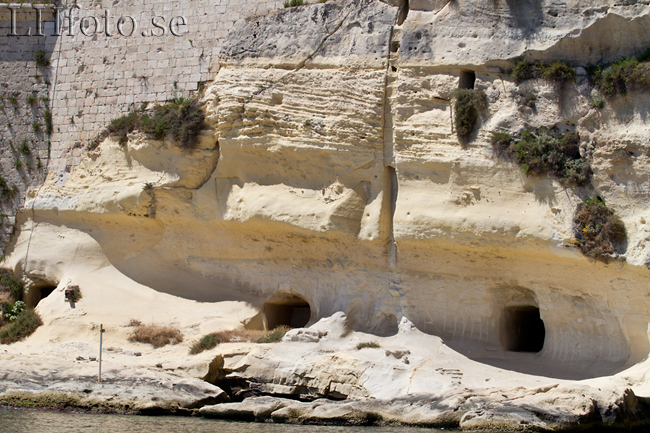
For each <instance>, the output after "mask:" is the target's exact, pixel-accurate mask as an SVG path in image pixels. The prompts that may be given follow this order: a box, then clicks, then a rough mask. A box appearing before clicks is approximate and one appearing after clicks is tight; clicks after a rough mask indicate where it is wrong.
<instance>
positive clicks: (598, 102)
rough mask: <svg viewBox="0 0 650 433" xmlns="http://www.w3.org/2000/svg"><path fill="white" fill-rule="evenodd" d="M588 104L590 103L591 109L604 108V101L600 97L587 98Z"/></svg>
mask: <svg viewBox="0 0 650 433" xmlns="http://www.w3.org/2000/svg"><path fill="white" fill-rule="evenodd" d="M589 102H590V103H591V106H592V107H594V108H597V109H599V110H600V109H602V108H603V107H604V106H605V100H604V99H603V98H601V97H600V96H594V97H592V98H589Z"/></svg>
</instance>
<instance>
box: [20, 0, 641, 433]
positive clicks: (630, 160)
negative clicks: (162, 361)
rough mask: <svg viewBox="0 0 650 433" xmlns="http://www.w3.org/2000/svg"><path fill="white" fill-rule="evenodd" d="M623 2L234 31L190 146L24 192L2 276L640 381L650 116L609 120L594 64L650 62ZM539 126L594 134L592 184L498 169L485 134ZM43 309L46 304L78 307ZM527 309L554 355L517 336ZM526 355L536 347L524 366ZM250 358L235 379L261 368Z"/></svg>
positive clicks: (271, 378) (433, 12) (631, 101)
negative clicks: (481, 104)
mask: <svg viewBox="0 0 650 433" xmlns="http://www.w3.org/2000/svg"><path fill="white" fill-rule="evenodd" d="M610 3H611V2H605V1H595V0H590V1H574V2H568V3H562V4H558V3H557V2H550V1H548V2H547V1H542V0H536V1H525V2H515V1H507V0H506V1H493V2H479V1H450V2H442V1H428V2H425V1H411V2H410V4H409V2H406V3H405V4H401V5H391V4H386V3H382V2H378V1H371V0H349V1H348V0H346V1H331V2H327V3H324V4H316V5H311V6H305V7H298V8H290V9H286V10H281V11H276V12H273V13H270V14H268V15H265V16H254V17H249V18H247V19H245V20H242V21H239V22H238V23H237V25H235V27H234V28H233V30H232V31H231V32H230V35H229V37H228V40H227V42H225V45H224V46H223V48H222V50H221V53H220V59H219V65H220V68H219V71H218V73H217V74H216V77H215V79H214V81H213V82H212V83H211V84H210V85H209V86H208V87H207V90H206V92H205V94H204V95H203V99H202V102H203V104H204V107H205V110H206V112H207V119H208V121H207V123H208V128H207V129H206V130H205V131H203V132H202V135H201V140H200V143H199V144H198V145H197V147H196V148H195V149H193V150H190V151H188V150H183V149H181V148H180V147H179V146H178V145H177V144H175V143H174V142H172V141H170V140H167V139H166V140H162V141H155V140H152V139H151V138H149V137H147V136H145V135H143V134H140V133H135V134H132V135H130V136H129V141H128V143H127V144H126V145H125V146H121V145H119V144H118V142H117V139H115V138H114V137H109V138H107V139H106V140H104V141H103V142H102V143H101V145H100V146H99V147H98V148H97V149H96V150H93V151H90V152H88V153H87V154H86V155H85V156H84V157H83V158H82V159H81V162H80V163H79V164H78V165H76V166H74V167H73V168H72V170H71V171H70V173H69V174H68V175H67V176H66V177H65V178H63V179H61V178H57V177H56V176H54V174H53V173H51V174H50V176H49V178H48V180H47V181H46V182H45V184H44V185H43V186H42V188H40V190H38V192H34V193H33V194H32V195H31V197H30V198H29V201H28V203H27V205H26V207H27V208H29V209H33V212H29V213H23V214H22V215H21V216H20V217H19V222H18V227H19V228H20V233H19V236H17V237H16V240H15V243H14V245H13V253H12V255H11V257H10V259H9V262H10V263H11V264H12V265H13V266H15V267H16V268H17V269H19V270H21V271H22V272H24V276H25V278H26V279H28V280H30V281H32V282H33V287H35V288H37V287H39V285H52V286H59V287H63V286H64V285H65V284H67V282H68V281H73V280H77V279H80V278H79V275H84V277H83V278H81V280H83V281H84V282H86V283H87V284H89V289H88V290H89V292H90V295H89V298H91V299H92V297H93V296H95V295H93V294H92V293H93V290H98V289H97V286H98V283H97V282H94V283H91V282H90V280H92V279H93V278H99V279H100V280H101V278H102V276H101V274H98V273H97V272H96V270H97V269H111V270H110V271H107V273H106V275H107V276H113V275H119V274H121V276H120V278H123V279H124V280H125V281H126V280H128V279H130V280H132V283H129V284H133V287H136V286H137V285H136V284H135V283H138V284H140V285H142V286H146V287H148V288H151V289H154V290H155V291H156V292H163V293H167V294H170V295H174V296H178V297H182V298H187V299H190V300H196V301H201V302H221V301H240V302H241V303H242V305H243V303H246V304H247V305H246V308H247V309H248V310H246V311H249V312H250V314H249V315H248V317H245V318H243V317H241V315H243V311H244V310H239V314H240V319H241V321H242V322H243V323H247V324H248V326H263V325H264V324H266V325H267V326H272V325H275V324H280V323H286V324H292V325H293V324H294V323H292V321H294V320H298V318H296V317H294V316H296V315H299V313H298V309H303V310H300V311H303V312H304V309H305V308H308V316H309V318H308V320H307V319H306V318H305V320H304V322H306V323H300V324H299V325H305V324H309V325H311V324H313V323H315V322H317V321H318V320H320V319H322V318H324V317H329V316H331V315H333V314H335V313H337V312H344V313H345V314H346V315H347V321H348V322H349V326H350V327H351V328H352V329H353V330H355V331H361V332H366V333H372V334H375V335H379V336H388V335H394V334H395V333H396V332H397V330H398V323H399V322H400V320H402V319H405V318H408V320H410V321H411V322H412V323H413V325H414V326H415V327H417V328H418V329H419V330H421V331H423V332H424V333H426V334H430V335H434V336H437V337H441V338H442V339H443V340H444V344H445V350H449V349H447V348H446V347H447V346H449V347H451V348H452V349H454V350H455V351H457V352H460V353H461V354H463V355H466V356H467V357H469V358H471V359H472V360H474V361H479V362H483V363H486V364H490V365H492V366H494V367H497V368H503V369H506V370H516V371H519V372H522V373H526V374H535V375H541V376H545V377H550V378H563V379H585V378H594V377H600V376H609V375H614V374H616V373H618V372H620V371H622V370H624V369H625V368H629V367H632V366H635V365H636V364H637V363H640V362H642V361H643V360H644V359H645V358H646V357H647V356H648V354H649V353H650V339H649V336H648V325H649V323H650V312H649V310H648V308H649V306H650V305H649V303H648V300H647V296H646V291H647V288H648V283H649V282H650V273H649V271H648V269H647V265H648V263H650V243H649V242H648V240H649V239H650V227H649V226H648V224H647V222H646V221H647V218H648V217H649V214H648V211H649V203H650V201H649V200H648V194H649V191H650V179H649V171H650V169H648V160H649V158H650V143H649V142H648V128H649V126H648V120H647V110H648V106H649V104H650V100H649V99H648V95H647V93H645V92H642V91H630V92H629V93H628V94H627V95H625V96H618V97H616V98H612V99H611V100H608V101H607V103H606V104H605V105H604V107H602V108H595V107H594V105H593V104H592V103H591V102H590V101H591V100H592V97H593V96H594V95H595V94H596V93H597V92H596V90H595V89H594V86H593V84H592V83H591V82H590V80H589V77H588V76H587V74H586V70H585V68H587V67H589V66H592V65H595V64H602V63H606V62H611V61H614V60H616V59H618V58H621V57H624V56H632V55H638V54H640V53H641V52H643V51H644V50H645V48H646V47H647V46H649V45H650V33H648V32H646V31H645V30H643V29H645V28H646V27H647V25H648V24H649V23H648V21H649V20H650V18H649V17H650V15H649V12H650V8H649V7H648V5H647V4H646V3H645V2H624V3H621V4H617V5H611V4H610ZM404 17H405V18H404ZM402 19H403V20H402ZM401 21H403V22H401ZM400 22H401V23H400ZM398 23H400V24H398ZM521 57H524V58H526V59H529V60H531V61H537V62H547V63H550V62H553V61H557V60H561V61H563V62H566V63H567V64H568V65H569V66H570V67H571V68H574V70H575V72H576V74H577V75H576V80H575V82H566V83H563V84H557V83H550V82H548V81H546V80H543V79H529V80H526V81H524V82H522V83H519V84H517V83H515V81H514V79H513V78H512V77H511V76H510V75H509V73H508V71H509V70H510V69H512V67H513V66H514V64H515V61H516V60H517V59H519V58H521ZM467 80H470V82H471V83H470V86H471V87H473V88H475V89H477V90H483V91H484V92H485V94H486V95H487V109H486V110H485V111H484V112H483V113H482V114H481V116H480V118H479V120H478V122H477V124H476V126H475V128H474V129H473V131H472V134H471V135H470V137H469V141H468V143H466V144H463V145H461V144H460V143H459V141H458V138H457V134H456V131H455V130H454V123H453V119H454V115H455V113H454V112H453V104H452V100H453V94H454V91H455V90H456V89H457V88H458V87H459V82H463V81H465V82H467ZM465 85H466V84H464V85H463V86H465ZM524 93H534V94H535V95H536V98H537V99H536V103H535V108H534V109H533V108H531V107H525V106H522V104H521V95H523V94H524ZM539 128H547V129H549V130H551V129H554V128H555V129H557V130H559V131H572V132H576V133H577V134H578V135H579V137H580V152H581V154H582V156H583V157H585V158H587V159H588V161H589V163H590V165H591V167H592V170H593V178H592V179H591V182H590V183H588V184H587V185H586V186H582V187H578V186H571V185H567V184H566V183H563V182H560V181H559V180H558V179H556V178H554V177H552V176H542V177H540V176H537V177H534V176H533V177H529V176H526V175H524V173H523V172H522V170H521V169H520V168H519V167H518V166H517V165H516V164H514V163H513V162H511V161H505V160H503V159H499V158H498V157H497V156H495V155H494V154H493V151H492V147H491V145H490V139H491V136H492V132H496V131H507V132H510V133H512V134H517V133H520V132H523V131H525V130H530V131H532V130H536V129H539ZM145 184H147V185H149V184H151V186H152V187H151V188H150V187H147V188H145ZM594 195H598V196H600V197H602V198H603V199H604V200H605V201H606V203H607V204H608V206H609V207H610V208H612V209H613V210H615V212H616V213H617V214H618V215H619V216H620V217H621V219H622V221H623V222H624V223H625V226H626V230H627V244H626V245H625V246H624V248H623V249H622V250H621V251H620V255H619V257H618V260H609V261H608V262H605V261H594V260H592V259H589V258H588V257H585V256H584V255H582V254H581V253H580V252H579V250H578V249H577V248H576V247H575V238H574V232H573V224H574V223H573V218H574V214H575V211H576V208H577V207H578V206H579V205H580V204H581V203H583V201H585V200H586V199H588V198H590V197H592V196H594ZM54 245H56V251H54V249H55V248H54ZM80 251H81V252H80ZM93 275H94V277H93ZM125 284H126V283H125ZM142 286H137V287H142ZM93 287H95V288H94V289H93ZM134 290H135V289H134ZM139 290H140V289H139ZM143 290H144V289H143ZM97 296H98V297H97V299H100V298H99V295H97ZM102 296H104V295H102ZM48 299H49V298H48ZM43 302H45V301H43ZM50 304H52V302H50V303H46V304H44V305H45V306H39V308H41V311H43V313H46V314H49V313H50V311H51V314H52V315H53V316H54V315H55V313H54V312H55V311H58V310H60V309H62V308H63V306H58V307H52V308H54V309H53V310H47V308H50V307H49V305H50ZM52 305H53V304H52ZM241 308H244V307H241ZM99 310H100V309H99V308H97V311H99ZM257 313H259V315H258V316H257V317H254V316H256V314H257ZM528 313H530V314H533V315H534V314H537V315H538V319H540V320H541V321H542V322H543V325H542V326H543V332H542V334H541V336H540V334H539V333H536V332H535V331H534V330H531V329H528V328H527V326H528V325H526V323H528V322H526V321H525V320H524V319H522V320H524V322H521V321H520V322H517V320H518V319H513V317H519V316H521V315H526V314H528ZM56 314H60V312H58V313H56ZM300 314H302V313H300ZM260 319H261V320H260ZM79 320H80V322H78V323H77V326H83V325H82V323H83V322H82V320H85V319H81V318H80V319H79ZM106 320H109V321H110V318H109V317H106ZM120 320H121V319H120ZM526 320H527V319H526ZM298 321H300V320H298ZM51 324H52V325H56V320H52V321H51ZM256 324H257V325H256ZM114 325H117V323H115V324H114ZM197 326H198V327H200V328H201V331H203V332H207V331H210V327H209V326H206V325H197ZM515 327H521V328H523V331H522V332H523V334H524V337H521V336H520V335H519V334H517V332H518V331H513V328H515ZM530 327H533V326H532V325H531V326H530ZM38 332H41V331H38ZM521 338H524V339H538V340H539V339H541V341H539V342H538V343H539V344H540V347H539V349H538V350H533V351H532V352H534V353H530V352H531V351H529V350H525V351H523V352H522V351H519V350H518V349H517V347H516V346H517V344H516V343H512V341H515V340H518V339H521ZM438 341H440V340H438ZM283 344H284V343H283ZM427 344H428V343H427ZM437 344H442V342H440V343H437ZM513 344H514V345H513ZM436 350H438V349H436ZM281 351H282V350H279V352H281ZM249 356H250V357H253V358H254V357H256V356H257V357H258V358H259V359H267V360H268V362H269V364H268V366H266V367H264V368H262V370H264V369H265V368H266V373H264V372H260V371H255V372H251V371H250V370H249V373H242V374H241V377H244V378H249V379H250V378H251V377H261V376H264V377H265V379H264V381H266V382H265V383H267V384H266V385H264V386H263V387H262V388H263V389H264V390H265V391H264V392H265V393H270V394H287V393H290V392H288V391H286V389H285V388H282V389H284V391H283V390H279V391H278V390H277V389H280V388H281V386H283V385H286V383H285V382H286V378H285V379H283V378H282V375H278V374H276V373H275V372H276V371H282V370H283V368H285V367H286V368H289V367H288V366H285V367H282V365H283V364H282V363H283V362H285V361H281V360H280V359H281V353H276V354H256V353H252V354H250V355H249ZM305 356H307V355H305ZM418 356H421V357H423V359H424V358H426V356H425V355H424V354H419V355H418ZM432 356H433V355H432ZM450 356H451V355H450ZM335 358H336V359H335ZM366 361H367V360H366ZM366 361H363V362H362V361H358V362H357V361H350V360H348V359H346V358H345V356H339V355H332V356H331V358H327V359H324V358H323V359H320V360H319V361H314V362H315V364H310V365H311V366H310V367H309V368H307V367H304V368H305V369H307V370H309V369H315V370H318V371H319V372H320V373H318V375H320V376H319V377H321V376H328V375H330V376H332V375H334V373H331V372H330V373H323V368H326V367H327V366H329V365H332V364H336V363H339V362H340V363H342V364H345V365H346V368H347V369H350V370H353V371H362V370H364V369H367V368H368V364H367V363H366V364H364V362H366ZM242 362H243V364H242V365H239V367H233V368H235V369H237V368H239V370H237V371H240V372H241V371H244V372H245V371H246V369H247V368H248V367H250V366H251V365H252V366H255V365H263V364H257V363H259V362H262V361H256V362H253V361H251V359H247V360H246V361H245V362H244V361H242ZM423 362H425V361H423ZM246 366H248V367H246ZM267 367H268V368H267ZM637 367H638V368H639V369H645V368H646V367H644V364H639V366H637ZM242 369H243V370H242ZM304 371H306V370H304ZM304 371H303V373H304ZM309 371H311V370H309ZM366 371H367V370H366ZM643 371H645V370H643ZM265 374H266V376H265ZM304 374H307V373H304ZM307 375H308V374H307ZM495 375H497V373H495ZM497 376H498V375H497ZM368 378H369V379H368ZM373 380H375V381H376V380H377V378H374V379H373V378H372V372H370V373H367V381H366V384H365V385H363V386H362V385H360V384H358V383H356V384H355V381H354V380H351V379H341V381H342V383H344V385H342V386H341V387H340V388H339V389H337V393H336V395H337V396H349V397H367V396H370V395H372V396H381V397H382V398H390V397H391V396H396V395H401V394H400V393H402V392H403V391H404V390H403V389H402V388H400V391H399V392H398V391H395V390H394V389H391V390H388V391H386V392H385V393H382V391H381V387H380V386H379V385H377V386H376V387H375V388H373V387H372V386H369V385H368V383H370V384H372V383H374V382H373ZM504 380H505V379H504ZM522 380H523V379H522ZM335 382H336V380H335ZM617 384H618V382H617ZM293 385H296V386H298V385H300V386H305V383H301V384H300V383H299V384H293ZM321 385H322V383H321V384H320V385H318V384H317V385H315V386H314V388H316V389H318V388H319V386H320V387H321V388H322V386H321ZM456 385H458V384H455V383H453V381H452V382H450V383H446V382H445V384H444V385H440V392H442V391H443V390H448V389H451V388H453V387H454V386H456ZM490 386H494V387H497V388H498V386H499V385H498V383H497V384H495V383H491V385H490ZM612 386H613V385H612ZM617 386H618V385H617ZM274 387H276V388H277V389H276V388H274ZM273 389H276V391H273ZM341 389H343V390H344V391H341ZM328 390H329V388H328ZM425 391H427V390H424V389H420V390H419V391H418V392H425ZM328 392H329V391H328ZM407 394H408V393H407ZM319 395H327V393H321V394H319ZM583 397H584V395H583ZM527 404H528V403H527ZM531 404H534V403H531ZM468 422H469V420H468ZM468 425H469V424H468Z"/></svg>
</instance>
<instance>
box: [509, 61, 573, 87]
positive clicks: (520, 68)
mask: <svg viewBox="0 0 650 433" xmlns="http://www.w3.org/2000/svg"><path fill="white" fill-rule="evenodd" d="M510 76H511V77H512V79H513V80H514V81H515V83H517V84H519V83H521V82H523V81H526V80H529V79H531V78H542V79H544V80H547V81H551V82H556V83H564V82H567V81H575V71H574V70H573V68H571V67H569V66H567V64H566V63H564V62H555V63H551V64H550V65H548V64H545V63H532V62H529V61H528V60H525V59H523V60H520V61H518V62H517V63H516V64H515V67H514V68H513V69H512V71H510Z"/></svg>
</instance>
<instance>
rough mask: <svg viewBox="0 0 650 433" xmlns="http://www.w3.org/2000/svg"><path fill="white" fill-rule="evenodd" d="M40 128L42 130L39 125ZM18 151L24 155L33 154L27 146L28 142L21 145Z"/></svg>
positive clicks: (25, 141)
mask: <svg viewBox="0 0 650 433" xmlns="http://www.w3.org/2000/svg"><path fill="white" fill-rule="evenodd" d="M34 123H36V122H34ZM39 128H40V124H39ZM18 150H20V151H21V152H22V153H23V155H29V154H30V153H32V152H31V150H29V146H28V145H27V140H23V141H22V143H20V146H18Z"/></svg>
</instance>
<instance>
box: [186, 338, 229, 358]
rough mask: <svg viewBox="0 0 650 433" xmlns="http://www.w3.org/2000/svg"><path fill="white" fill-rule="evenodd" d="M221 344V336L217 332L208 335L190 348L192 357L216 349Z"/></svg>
mask: <svg viewBox="0 0 650 433" xmlns="http://www.w3.org/2000/svg"><path fill="white" fill-rule="evenodd" d="M219 343H221V340H220V339H219V334H217V333H216V332H213V333H211V334H206V335H204V336H203V337H201V338H199V339H198V340H196V341H195V342H194V343H192V346H190V355H196V354H197V353H201V352H203V351H204V350H210V349H214V348H215V347H217V345H218V344H219Z"/></svg>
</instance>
